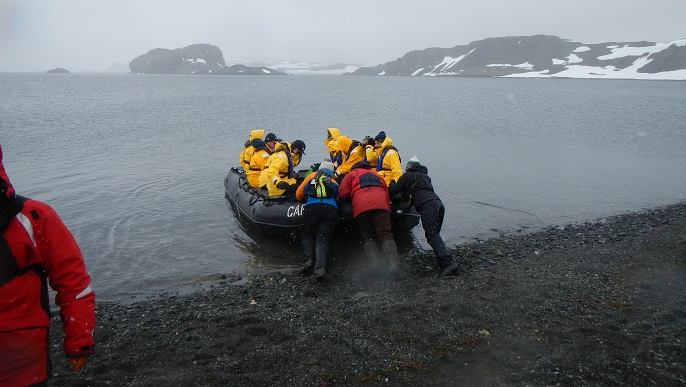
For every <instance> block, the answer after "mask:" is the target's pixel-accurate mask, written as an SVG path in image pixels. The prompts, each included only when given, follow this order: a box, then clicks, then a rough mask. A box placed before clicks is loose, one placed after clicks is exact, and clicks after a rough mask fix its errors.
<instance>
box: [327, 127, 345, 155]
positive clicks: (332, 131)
mask: <svg viewBox="0 0 686 387" xmlns="http://www.w3.org/2000/svg"><path fill="white" fill-rule="evenodd" d="M340 136H341V131H340V130H338V128H326V138H325V139H324V146H325V147H326V151H327V152H331V151H330V150H329V143H330V142H331V141H336V140H338V137H340Z"/></svg>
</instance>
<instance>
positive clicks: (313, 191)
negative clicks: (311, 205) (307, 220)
mask: <svg viewBox="0 0 686 387" xmlns="http://www.w3.org/2000/svg"><path fill="white" fill-rule="evenodd" d="M307 194H308V195H309V196H310V197H311V198H319V199H325V198H332V197H333V184H332V183H331V176H329V175H327V174H325V173H324V172H322V171H318V172H317V173H316V174H315V175H314V177H313V178H312V180H310V188H309V190H308V191H307Z"/></svg>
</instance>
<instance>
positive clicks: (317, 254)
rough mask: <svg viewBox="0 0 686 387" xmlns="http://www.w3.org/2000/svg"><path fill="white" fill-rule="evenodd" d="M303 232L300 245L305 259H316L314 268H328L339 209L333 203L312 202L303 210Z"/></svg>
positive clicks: (305, 260)
mask: <svg viewBox="0 0 686 387" xmlns="http://www.w3.org/2000/svg"><path fill="white" fill-rule="evenodd" d="M303 223H304V228H303V233H302V235H301V236H300V246H301V247H302V251H303V261H304V262H307V261H309V260H312V261H314V269H315V270H316V269H319V268H326V265H327V261H328V258H329V247H330V245H331V236H332V235H333V233H334V231H335V230H336V224H337V223H338V209H337V208H336V207H334V206H332V205H331V204H326V203H312V204H308V205H306V206H305V208H304V210H303Z"/></svg>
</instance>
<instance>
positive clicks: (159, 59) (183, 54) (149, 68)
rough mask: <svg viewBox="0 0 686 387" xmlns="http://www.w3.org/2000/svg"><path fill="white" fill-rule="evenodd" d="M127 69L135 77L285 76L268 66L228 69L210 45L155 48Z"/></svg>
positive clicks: (216, 49)
mask: <svg viewBox="0 0 686 387" xmlns="http://www.w3.org/2000/svg"><path fill="white" fill-rule="evenodd" d="M129 69H130V70H131V72H132V73H134V74H213V75H285V74H284V73H281V72H279V71H276V70H274V69H270V68H267V67H249V66H244V65H233V66H227V65H226V62H225V61H224V55H223V54H222V51H221V50H220V49H219V47H217V46H213V45H211V44H193V45H190V46H187V47H183V48H177V49H174V50H168V49H164V48H156V49H153V50H150V51H149V52H148V53H147V54H143V55H141V56H138V57H136V58H134V59H133V60H132V61H131V62H129Z"/></svg>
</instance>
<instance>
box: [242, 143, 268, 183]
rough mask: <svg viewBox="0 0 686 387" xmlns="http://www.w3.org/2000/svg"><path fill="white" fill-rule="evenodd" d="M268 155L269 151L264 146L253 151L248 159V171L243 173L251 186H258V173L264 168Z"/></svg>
mask: <svg viewBox="0 0 686 387" xmlns="http://www.w3.org/2000/svg"><path fill="white" fill-rule="evenodd" d="M265 147H266V145H265ZM269 156H270V153H269V152H268V151H267V150H266V149H264V148H262V149H258V150H256V151H255V153H253V155H252V158H251V159H250V167H249V168H248V172H246V173H245V176H246V177H247V179H248V184H250V186H251V187H259V186H260V184H259V182H260V174H261V173H262V171H263V170H264V169H265V168H266V166H267V160H268V159H269Z"/></svg>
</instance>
